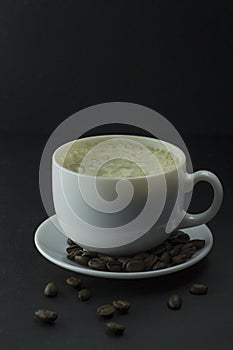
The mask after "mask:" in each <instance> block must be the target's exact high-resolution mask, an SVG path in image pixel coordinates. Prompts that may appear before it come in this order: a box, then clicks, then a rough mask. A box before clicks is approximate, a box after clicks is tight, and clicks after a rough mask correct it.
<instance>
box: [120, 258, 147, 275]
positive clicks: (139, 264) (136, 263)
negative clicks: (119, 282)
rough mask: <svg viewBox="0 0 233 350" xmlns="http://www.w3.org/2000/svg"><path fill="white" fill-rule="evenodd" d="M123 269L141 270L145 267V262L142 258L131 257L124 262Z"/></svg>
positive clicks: (130, 270) (128, 270)
mask: <svg viewBox="0 0 233 350" xmlns="http://www.w3.org/2000/svg"><path fill="white" fill-rule="evenodd" d="M125 269H126V271H127V272H141V271H144V269H145V263H144V261H143V260H134V259H131V260H129V261H128V262H127V263H126V266H125Z"/></svg>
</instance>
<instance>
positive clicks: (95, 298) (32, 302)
mask: <svg viewBox="0 0 233 350" xmlns="http://www.w3.org/2000/svg"><path fill="white" fill-rule="evenodd" d="M46 138H47V136H46V135H36V134H35V135H32V134H22V133H21V134H2V135H1V140H2V141H3V142H4V144H5V145H7V148H6V150H5V155H4V156H3V157H1V165H2V166H1V183H0V188H1V199H2V205H1V208H0V223H1V235H0V242H1V243H0V259H1V267H0V274H1V291H0V302H1V312H0V339H1V340H0V343H1V348H2V349H10V348H11V349H22V350H24V349H32V348H33V349H58V350H60V349H64V348H67V347H69V348H72V349H73V348H74V349H75V348H78V349H90V348H96V349H106V348H111V349H118V348H119V347H120V348H121V349H133V348H135V349H140V348H142V347H148V348H156V349H160V350H163V349H170V348H175V349H178V348H179V349H197V348H198V349H203V350H204V349H216V350H217V349H220V348H221V349H224V350H225V349H226V350H228V349H232V348H233V334H232V326H233V320H232V293H233V281H232V262H233V259H232V244H233V235H232V228H231V226H230V223H231V208H232V203H231V200H232V192H233V185H232V171H233V168H232V162H231V158H232V156H231V140H232V137H231V136H229V135H228V136H227V135H224V136H218V137H217V138H216V137H211V136H203V137H200V135H199V136H198V135H189V136H188V137H186V140H185V141H186V143H187V146H188V148H189V151H190V153H191V156H192V159H193V166H194V168H195V169H196V170H197V169H209V170H212V171H213V172H215V173H216V174H217V175H218V176H219V177H220V179H221V180H222V182H223V185H224V191H225V198H224V203H223V206H222V209H221V211H220V212H219V214H218V215H217V216H216V217H215V218H214V219H213V220H212V221H211V222H210V223H209V227H210V228H211V230H212V233H213V236H214V246H213V249H212V251H211V252H210V254H209V255H208V257H207V258H205V259H204V260H203V261H202V262H199V263H198V264H197V265H195V266H193V267H191V268H189V269H187V270H184V271H181V272H178V273H175V274H172V275H170V276H169V275H168V276H163V277H159V278H151V279H145V280H110V279H101V278H94V277H88V276H81V277H82V279H83V281H84V285H85V286H86V287H88V288H90V290H91V292H92V298H91V299H90V300H89V301H87V302H81V301H79V299H78V298H77V292H76V291H75V290H73V289H72V288H70V287H69V286H68V285H66V283H65V279H66V278H67V277H68V276H70V275H72V272H69V271H66V270H64V269H62V268H59V267H57V266H55V265H53V264H52V263H50V262H48V261H47V260H46V259H45V258H43V257H42V256H41V255H40V254H39V252H38V251H37V250H36V248H35V246H34V242H33V238H34V233H35V229H36V227H37V226H38V225H39V224H40V223H41V222H42V221H43V220H44V219H45V218H46V214H45V211H44V209H43V206H42V203H41V199H40V193H39V186H38V167H39V160H40V156H41V152H42V150H43V146H44V143H45V141H46ZM11 141H12V142H11ZM223 152H224V156H223ZM210 200H211V190H210V188H209V187H208V185H206V186H205V184H200V185H198V186H197V187H196V188H195V191H194V195H193V200H192V204H191V208H192V209H193V211H199V210H202V209H204V207H205V206H207V205H208V203H209V201H210ZM49 281H55V282H56V283H57V285H58V287H59V290H60V293H59V295H58V297H57V298H54V299H48V298H46V297H44V296H43V293H42V291H43V288H44V286H45V284H46V283H47V282H49ZM195 282H203V283H206V284H207V285H208V287H209V292H208V295H204V296H193V295H190V294H189V292H188V290H189V287H190V285H191V284H192V283H195ZM173 293H179V294H180V295H181V296H182V298H183V306H182V308H181V310H179V311H171V310H169V309H168V307H167V305H166V302H167V298H168V296H169V295H170V294H173ZM116 298H126V299H128V300H129V301H130V303H131V306H132V307H131V311H130V312H129V314H128V315H122V316H117V317H116V318H115V319H116V320H118V321H120V322H122V323H123V324H125V326H126V332H125V334H124V335H123V336H122V337H116V336H111V335H109V334H108V333H107V332H106V328H105V321H103V320H100V319H98V317H97V316H96V308H97V306H99V305H101V304H104V303H109V302H111V301H112V300H114V299H116ZM38 308H49V309H52V310H53V309H54V310H55V311H57V312H58V314H59V317H58V319H57V322H56V324H55V325H54V326H48V325H44V324H41V323H40V322H39V321H38V320H36V319H35V318H34V312H35V310H36V309H38Z"/></svg>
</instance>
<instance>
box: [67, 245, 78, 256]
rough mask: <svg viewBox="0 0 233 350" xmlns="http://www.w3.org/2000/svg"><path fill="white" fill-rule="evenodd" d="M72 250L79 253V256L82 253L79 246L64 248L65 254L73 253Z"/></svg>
mask: <svg viewBox="0 0 233 350" xmlns="http://www.w3.org/2000/svg"><path fill="white" fill-rule="evenodd" d="M74 250H75V251H78V252H80V254H81V253H82V249H81V248H80V247H79V246H77V245H76V244H75V245H70V246H69V247H67V248H66V252H67V253H70V252H73V251H74Z"/></svg>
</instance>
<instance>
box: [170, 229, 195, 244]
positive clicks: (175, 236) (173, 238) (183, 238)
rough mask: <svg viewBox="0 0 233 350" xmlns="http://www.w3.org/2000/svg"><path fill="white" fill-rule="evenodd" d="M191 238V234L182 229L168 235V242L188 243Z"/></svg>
mask: <svg viewBox="0 0 233 350" xmlns="http://www.w3.org/2000/svg"><path fill="white" fill-rule="evenodd" d="M189 240H190V237H189V235H188V234H187V233H184V232H182V231H175V232H173V233H171V235H170V236H169V237H168V242H170V243H172V244H179V243H186V242H188V241H189Z"/></svg>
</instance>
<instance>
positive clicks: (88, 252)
mask: <svg viewBox="0 0 233 350" xmlns="http://www.w3.org/2000/svg"><path fill="white" fill-rule="evenodd" d="M82 256H87V257H88V258H90V259H92V258H96V257H97V256H98V253H96V252H90V251H85V252H83V253H82Z"/></svg>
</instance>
